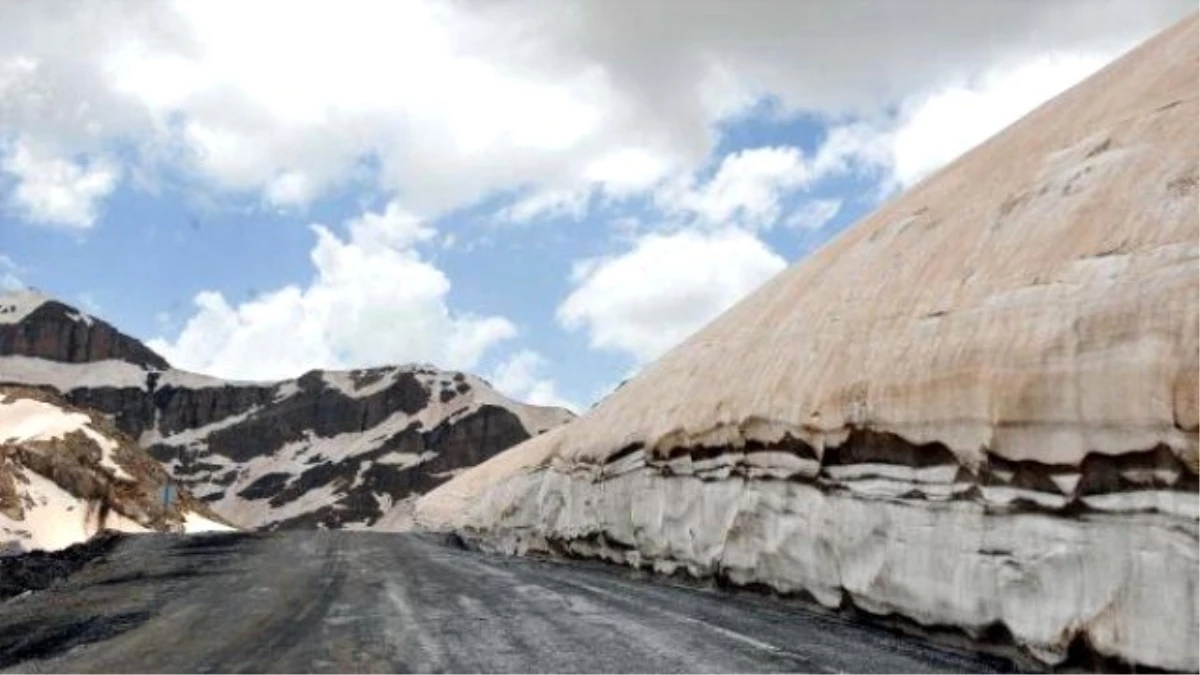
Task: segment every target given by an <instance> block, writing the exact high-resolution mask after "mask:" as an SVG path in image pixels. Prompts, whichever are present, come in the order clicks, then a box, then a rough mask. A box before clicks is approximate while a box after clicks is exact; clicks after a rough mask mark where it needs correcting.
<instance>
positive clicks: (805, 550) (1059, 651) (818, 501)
mask: <svg viewBox="0 0 1200 675" xmlns="http://www.w3.org/2000/svg"><path fill="white" fill-rule="evenodd" d="M1143 494H1144V496H1145V501H1146V502H1148V503H1150V504H1155V503H1162V504H1172V503H1173V502H1175V501H1176V500H1177V499H1178V498H1180V497H1182V502H1184V504H1185V510H1186V509H1190V510H1191V512H1190V513H1185V514H1182V515H1180V514H1176V513H1173V512H1172V511H1174V510H1175V508H1174V506H1170V507H1168V508H1165V509H1161V510H1159V509H1156V508H1143V507H1141V506H1139V505H1136V504H1129V505H1128V506H1127V508H1124V509H1120V510H1117V511H1113V512H1101V511H1085V512H1082V513H1071V514H1065V513H1061V512H1052V511H1041V510H1038V509H1036V507H1031V506H1030V505H1029V504H1026V505H1023V506H1022V507H1003V506H998V505H995V504H991V503H988V502H987V501H984V500H983V499H982V498H981V499H941V500H938V499H931V498H927V497H923V496H917V495H916V494H915V493H913V494H912V496H878V497H872V496H867V495H864V494H862V493H860V492H858V491H855V490H854V489H852V488H851V487H849V486H835V485H832V484H830V483H826V482H823V481H822V482H798V481H794V480H771V479H748V478H745V477H741V476H733V477H729V478H725V479H722V480H705V479H703V478H700V477H697V476H694V475H691V476H689V475H664V474H663V473H661V472H660V470H659V469H655V468H651V467H641V468H635V469H632V470H629V471H627V472H625V473H622V474H620V475H617V476H612V477H606V478H599V477H597V476H596V475H589V474H587V473H584V472H576V473H571V474H568V473H563V472H560V471H559V470H556V469H553V468H543V469H539V470H535V471H532V472H519V473H516V474H513V475H511V476H509V477H508V478H507V479H505V480H502V481H500V482H499V483H497V484H495V485H493V486H491V487H489V488H488V489H487V490H485V491H484V492H483V493H482V495H480V496H479V498H478V499H476V500H475V501H473V502H471V503H470V504H469V506H467V507H466V510H465V512H463V513H462V514H461V517H460V518H459V519H458V521H457V522H456V526H457V529H458V530H459V531H460V532H461V533H463V534H465V535H467V536H469V537H471V538H473V539H475V540H477V541H478V542H479V543H481V544H482V545H483V546H484V547H485V548H488V549H490V550H493V551H499V552H503V553H508V554H524V553H527V552H530V551H546V552H566V553H570V554H573V555H581V556H594V557H601V558H605V559H608V560H611V561H613V562H618V563H625V564H629V565H633V566H639V567H647V568H651V569H653V570H655V571H658V572H661V573H668V574H669V573H672V572H675V571H676V570H685V571H687V572H688V573H690V574H692V575H694V576H701V577H703V576H721V577H724V578H726V579H728V580H730V581H732V582H734V583H739V584H749V583H760V584H766V585H768V586H770V587H772V588H774V589H776V590H779V591H782V592H805V593H808V594H811V596H812V597H813V598H815V599H816V600H817V601H818V602H820V603H821V604H823V605H825V606H827V607H831V608H836V607H839V606H842V604H843V603H844V602H846V601H849V602H850V603H853V605H855V606H857V607H859V608H860V609H863V610H866V611H868V612H871V613H874V614H878V615H891V614H897V615H901V616H904V617H907V618H909V619H912V620H914V621H917V622H919V623H921V624H925V625H928V626H952V627H957V628H959V629H962V630H964V631H966V632H967V633H969V634H971V635H974V636H976V637H982V636H984V635H986V634H988V633H989V631H991V630H992V629H994V628H995V627H997V626H1002V627H1004V628H1006V629H1007V630H1008V631H1010V632H1011V635H1012V639H1013V640H1014V641H1015V642H1016V643H1017V644H1018V645H1019V646H1021V647H1023V648H1025V649H1027V650H1028V651H1029V652H1030V653H1031V654H1033V655H1034V656H1036V657H1038V658H1040V659H1041V660H1043V661H1045V662H1047V663H1057V662H1060V661H1062V660H1063V659H1064V658H1065V657H1066V656H1067V652H1068V650H1069V649H1070V648H1071V646H1072V644H1073V643H1075V642H1076V641H1081V640H1086V642H1084V643H1083V644H1085V645H1086V646H1088V647H1090V648H1091V649H1093V650H1095V651H1096V652H1097V653H1099V654H1101V655H1105V656H1109V657H1115V658H1119V659H1121V660H1124V661H1127V662H1131V663H1133V664H1140V665H1150V666H1154V667H1157V668H1165V669H1172V670H1187V671H1194V670H1195V669H1196V667H1197V661H1196V655H1197V641H1198V637H1197V622H1196V616H1197V600H1196V598H1197V590H1198V588H1197V522H1196V517H1195V508H1196V500H1195V496H1194V495H1177V494H1173V493H1170V492H1168V491H1148V492H1145V493H1143ZM436 496H437V493H434V495H432V496H430V497H427V498H426V499H427V500H428V499H433V498H436ZM426 515H428V514H426ZM419 516H420V514H419ZM426 524H427V525H429V524H434V525H436V523H430V522H429V521H426Z"/></svg>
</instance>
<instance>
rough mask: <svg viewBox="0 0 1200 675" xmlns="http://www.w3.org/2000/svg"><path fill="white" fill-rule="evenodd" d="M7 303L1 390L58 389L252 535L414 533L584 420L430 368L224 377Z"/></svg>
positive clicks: (34, 304) (26, 300) (110, 333)
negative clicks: (435, 506)
mask: <svg viewBox="0 0 1200 675" xmlns="http://www.w3.org/2000/svg"><path fill="white" fill-rule="evenodd" d="M5 308H9V311H7V312H6V313H0V322H4V323H0V384H4V383H9V384H23V385H39V386H49V387H53V388H54V389H56V390H57V391H59V392H61V393H62V394H63V396H64V397H65V398H66V399H67V400H68V401H70V402H71V403H72V404H74V405H77V406H80V407H83V408H87V409H91V410H96V411H100V412H102V413H104V414H106V415H108V416H110V417H111V418H112V421H113V423H114V424H115V425H116V427H117V428H119V429H120V430H121V431H123V432H124V433H126V434H129V435H130V436H132V437H134V438H136V439H137V440H138V444H139V445H140V446H141V447H143V448H145V449H146V450H147V451H148V452H149V453H150V454H151V455H152V456H153V457H155V458H157V459H159V460H160V461H162V462H163V463H164V465H165V466H166V467H167V469H168V470H169V471H171V473H172V474H173V475H174V476H175V477H176V478H178V479H179V480H180V481H182V482H184V483H185V484H187V485H188V486H189V487H190V488H191V490H192V491H193V492H194V493H195V494H196V495H197V496H198V497H200V498H202V499H204V500H205V501H206V502H207V503H208V504H209V505H211V506H212V508H213V509H214V510H215V511H216V512H217V513H219V514H221V515H222V516H223V517H225V518H227V519H229V520H230V522H233V523H236V524H237V525H239V526H243V527H254V528H261V527H266V528H277V527H305V526H320V527H369V528H377V529H407V528H408V527H409V525H410V517H409V516H410V512H411V506H412V502H413V499H414V498H415V497H416V496H417V495H419V494H421V493H423V492H425V491H427V490H429V489H431V488H433V487H435V486H436V485H439V484H440V483H442V482H444V481H445V480H447V479H449V478H450V477H451V476H452V475H454V473H455V472H457V471H460V470H461V469H463V468H466V467H468V466H472V465H474V464H476V463H478V462H480V461H483V460H484V459H487V458H489V457H491V456H492V455H494V454H496V453H498V452H500V451H501V450H504V449H506V448H508V447H511V446H512V445H515V444H517V443H519V442H521V441H523V440H526V439H528V438H530V437H531V436H534V435H537V434H539V433H541V432H543V431H545V430H547V429H550V428H552V427H554V426H557V425H559V424H562V423H563V422H565V421H567V420H569V419H570V418H571V417H572V415H571V413H570V412H568V411H566V410H562V409H558V408H545V407H538V406H530V405H525V404H522V403H518V402H516V401H513V400H511V399H508V398H506V397H504V396H502V395H501V394H499V393H498V392H496V391H495V390H493V389H492V388H491V386H490V385H488V383H487V382H485V381H483V380H481V379H479V378H478V377H475V376H473V375H469V374H466V373H457V372H445V371H440V370H437V369H435V368H433V367H430V366H395V367H385V368H374V369H368V370H356V371H349V372H327V371H312V372H309V373H306V374H305V375H303V376H301V377H300V378H298V379H295V380H287V381H283V382H235V381H226V380H221V379H217V378H212V377H207V376H203V375H198V374H195V373H188V372H185V371H181V370H177V369H173V368H170V366H169V365H168V364H167V363H166V361H164V360H163V359H161V357H159V356H158V355H157V354H154V353H153V352H152V351H150V350H149V349H147V348H145V347H144V346H143V345H142V344H141V343H139V342H137V340H135V339H133V338H131V337H129V336H126V335H123V334H121V333H119V332H118V331H116V329H114V328H112V327H111V326H109V325H108V324H106V323H104V322H103V321H101V320H100V319H97V318H94V317H90V316H87V315H85V314H82V313H80V312H78V311H76V310H74V309H72V308H70V307H68V306H66V305H63V304H61V303H59V302H56V301H53V300H51V299H49V298H47V297H45V296H42V295H38V294H36V293H31V292H21V293H16V294H12V295H0V311H2V310H4V309H5ZM80 345H85V346H86V347H81V346H80Z"/></svg>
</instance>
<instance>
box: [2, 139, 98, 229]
mask: <svg viewBox="0 0 1200 675" xmlns="http://www.w3.org/2000/svg"><path fill="white" fill-rule="evenodd" d="M0 171H3V172H5V173H7V174H9V175H10V176H12V177H14V178H15V179H16V181H17V185H16V188H15V189H13V191H12V192H11V193H10V194H9V196H8V202H9V204H11V205H12V206H14V207H16V208H17V209H19V210H20V211H21V212H23V213H24V215H25V217H26V218H27V219H28V220H29V221H31V222H34V223H43V224H48V225H61V226H65V227H73V228H89V227H91V226H92V225H93V224H94V223H95V222H96V218H97V215H98V212H99V204H100V202H101V201H102V200H103V199H104V198H105V197H107V196H108V195H109V193H111V192H112V191H113V189H114V188H115V187H116V184H117V180H118V177H119V174H120V171H119V169H118V168H117V167H116V166H115V165H114V164H113V163H112V162H110V161H108V160H105V159H101V158H98V159H93V160H90V161H88V162H84V163H77V162H74V161H72V160H70V159H66V158H62V157H59V156H56V155H55V154H54V153H53V152H49V151H47V149H46V148H42V147H37V146H36V145H35V144H33V143H30V142H29V141H28V139H19V140H17V141H16V142H15V143H12V144H10V146H9V147H8V148H7V149H6V150H5V152H4V158H3V160H0Z"/></svg>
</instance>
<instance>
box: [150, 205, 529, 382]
mask: <svg viewBox="0 0 1200 675" xmlns="http://www.w3.org/2000/svg"><path fill="white" fill-rule="evenodd" d="M346 229H347V231H348V233H349V234H348V236H347V237H346V238H345V239H342V238H340V237H339V236H338V235H337V234H336V233H334V232H332V231H331V230H330V229H329V228H327V227H325V226H323V225H314V226H313V231H314V232H315V233H316V236H317V243H316V245H315V246H314V248H313V250H312V253H311V258H312V262H313V265H314V267H315V268H316V277H315V279H314V280H313V281H312V283H310V284H309V285H308V286H306V287H300V286H297V285H290V286H285V287H283V288H280V289H277V290H274V291H271V292H269V293H264V294H262V295H260V296H259V297H258V298H256V299H254V300H251V301H248V302H244V303H241V304H238V305H236V306H235V305H232V304H230V303H229V302H228V301H227V300H226V299H225V297H224V296H223V295H222V294H220V293H217V292H213V291H207V292H203V293H200V294H199V295H197V296H196V298H195V304H196V310H197V311H196V313H195V314H194V315H193V316H192V317H191V318H190V319H188V321H187V323H186V324H185V326H184V328H183V330H182V331H181V332H180V334H179V335H178V336H176V337H175V338H174V339H173V340H168V339H164V338H156V339H154V340H151V341H150V342H149V343H148V344H149V345H150V347H151V348H152V349H155V350H156V351H158V352H159V353H161V354H162V355H163V356H165V357H166V358H167V359H168V360H169V361H171V362H172V363H173V364H175V365H176V366H179V367H182V368H186V369H189V370H196V371H200V372H204V373H211V374H214V375H218V376H224V377H232V378H250V379H277V378H285V377H294V376H296V375H299V374H300V373H302V372H304V371H306V370H309V369H311V368H317V367H321V368H357V367H365V366H372V365H380V364H385V363H405V362H431V363H435V364H437V365H439V366H443V367H449V368H464V369H469V368H472V367H474V366H475V365H476V364H477V363H478V362H479V360H480V358H481V357H482V355H483V354H484V353H485V352H486V351H487V350H488V349H489V348H491V347H492V346H493V345H495V344H497V343H499V342H502V341H504V340H507V339H509V338H512V337H514V336H515V335H516V333H517V329H516V327H515V326H514V325H513V324H512V323H511V322H510V321H508V320H507V319H505V318H503V317H498V316H476V315H473V314H469V313H462V312H454V311H452V310H451V309H450V308H449V307H448V305H447V297H446V296H447V294H448V292H449V290H450V282H449V280H448V279H447V278H446V276H445V275H444V274H443V273H442V272H441V270H439V269H438V268H437V267H436V266H434V265H433V264H432V263H431V262H429V261H428V260H425V259H424V258H423V257H422V256H421V254H420V252H419V251H418V250H417V248H415V247H416V245H417V244H418V243H419V242H424V241H428V240H430V239H432V238H433V236H434V234H435V233H434V231H433V230H432V229H430V228H429V227H427V226H426V225H424V224H423V223H422V222H421V221H420V220H419V219H417V218H415V217H414V216H412V215H411V214H409V213H407V212H406V211H404V210H403V209H401V208H400V207H399V206H398V205H396V204H395V203H392V204H389V205H388V206H387V207H386V208H385V209H384V210H383V211H382V212H368V213H365V214H364V215H362V216H361V217H360V218H357V219H354V220H352V221H350V222H349V223H347V224H346Z"/></svg>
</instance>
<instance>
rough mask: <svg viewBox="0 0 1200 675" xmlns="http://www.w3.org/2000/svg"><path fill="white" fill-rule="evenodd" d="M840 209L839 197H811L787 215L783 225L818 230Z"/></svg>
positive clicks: (840, 201) (834, 216)
mask: <svg viewBox="0 0 1200 675" xmlns="http://www.w3.org/2000/svg"><path fill="white" fill-rule="evenodd" d="M841 210H842V200H840V199H812V200H809V201H807V202H805V203H804V204H803V205H802V206H800V208H798V209H796V210H795V211H793V212H792V213H791V215H789V216H788V217H787V220H786V221H785V222H784V225H786V226H787V227H793V228H800V229H804V230H819V229H821V228H822V227H825V224H826V223H828V222H829V221H831V220H833V219H834V218H836V217H837V214H838V213H839V212H840V211H841Z"/></svg>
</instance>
